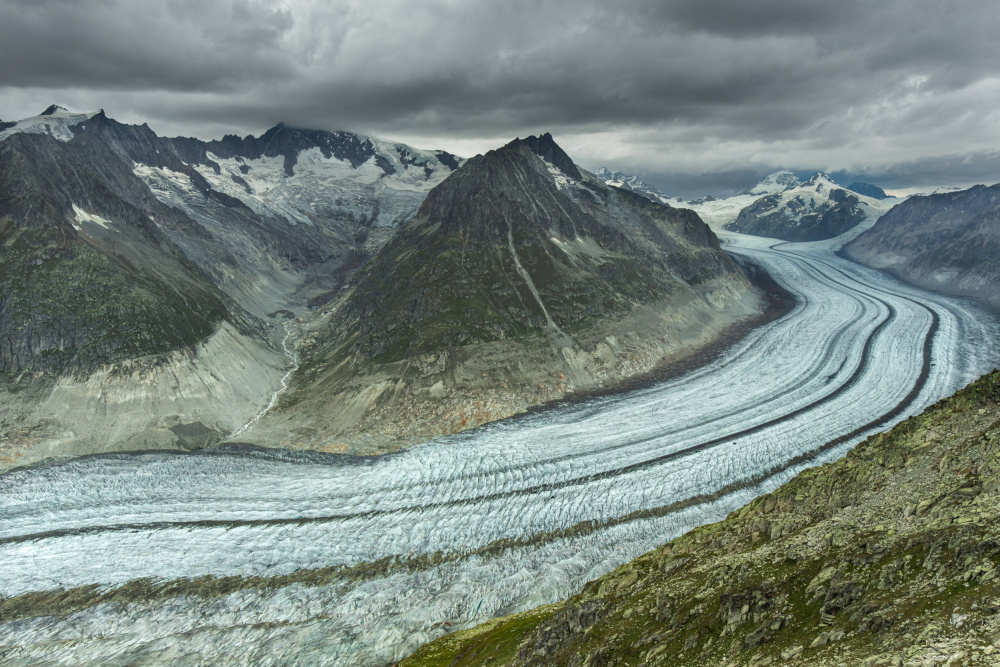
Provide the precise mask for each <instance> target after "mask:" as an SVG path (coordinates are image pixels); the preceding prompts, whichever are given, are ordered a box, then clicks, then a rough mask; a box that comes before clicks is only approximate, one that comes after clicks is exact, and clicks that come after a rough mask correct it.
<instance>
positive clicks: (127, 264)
mask: <svg viewBox="0 0 1000 667" xmlns="http://www.w3.org/2000/svg"><path fill="white" fill-rule="evenodd" d="M96 162H99V163H101V165H102V169H103V170H104V171H105V173H109V174H110V173H115V174H117V175H118V176H120V177H121V181H120V182H119V183H118V184H117V185H118V186H119V187H118V189H119V190H128V189H130V188H131V189H145V186H143V185H142V183H141V182H140V181H139V180H138V179H137V178H136V177H135V176H132V174H131V171H130V170H129V169H128V166H127V165H125V164H124V163H122V161H121V160H120V159H119V158H118V157H117V156H115V155H114V154H113V153H110V152H109V151H107V150H106V148H105V147H104V146H102V145H101V144H100V143H99V142H98V143H95V142H93V141H89V140H86V139H83V140H81V141H78V142H76V143H73V144H65V143H62V142H59V141H57V140H55V139H53V138H51V137H49V136H45V135H39V134H35V135H29V134H22V135H16V136H13V137H10V138H9V139H7V140H6V141H4V142H2V143H0V293H2V295H3V296H2V297H0V370H2V371H5V372H10V373H17V372H23V371H25V370H30V371H49V372H56V373H62V372H76V373H80V372H83V373H89V372H92V371H94V370H96V369H97V368H98V367H100V366H101V365H103V364H107V363H114V362H117V361H121V360H124V359H129V358H135V357H145V356H150V355H158V354H165V353H167V352H170V351H172V350H175V349H179V348H183V347H190V346H193V345H195V344H197V343H198V342H200V341H202V340H204V339H206V338H207V337H208V336H210V335H211V334H212V333H213V332H214V331H215V330H216V329H217V328H218V326H219V325H220V324H221V323H222V321H224V320H228V321H230V322H231V323H233V324H234V325H236V326H237V327H238V328H240V329H241V330H243V331H244V332H245V333H247V334H252V333H253V332H254V331H255V329H256V330H257V331H258V333H259V332H260V331H261V330H262V327H260V326H259V324H258V323H256V322H255V321H254V318H251V317H250V316H248V315H247V314H246V313H245V312H243V311H242V309H240V308H239V307H238V306H236V305H235V304H233V303H231V302H230V300H229V299H227V297H226V296H225V295H224V294H222V293H221V292H220V291H219V290H218V289H217V288H216V287H215V286H214V285H212V283H211V282H210V281H209V280H208V279H207V278H206V276H205V275H204V274H202V272H201V271H199V270H198V268H197V267H196V266H195V265H193V264H192V263H191V262H190V261H189V260H188V259H187V258H186V257H185V256H184V254H183V253H182V252H181V250H180V248H179V247H178V246H177V245H176V244H174V243H173V242H172V241H171V240H170V239H169V238H167V237H166V236H165V235H164V234H163V233H162V232H161V231H160V229H159V228H158V227H157V226H156V225H155V224H154V223H153V221H152V219H151V218H150V217H149V216H148V215H147V214H146V213H145V212H144V211H141V210H139V209H137V208H136V207H134V206H132V205H130V204H129V203H128V202H127V201H125V200H123V199H122V198H121V197H119V196H118V194H117V193H116V192H115V191H114V190H113V189H112V188H111V187H109V184H108V180H107V179H105V178H102V176H101V175H100V174H99V173H98V172H97V171H96V170H95V169H94V168H92V165H93V164H94V163H96ZM156 208H157V212H161V209H162V213H163V214H164V216H165V217H168V216H169V215H170V212H169V211H168V210H166V208H165V207H163V206H162V205H160V206H158V207H156Z"/></svg>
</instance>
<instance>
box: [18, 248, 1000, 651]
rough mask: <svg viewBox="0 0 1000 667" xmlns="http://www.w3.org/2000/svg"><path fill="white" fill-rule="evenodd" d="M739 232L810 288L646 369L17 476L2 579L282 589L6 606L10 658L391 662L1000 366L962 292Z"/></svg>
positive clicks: (534, 599) (566, 586)
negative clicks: (349, 569) (652, 372)
mask: <svg viewBox="0 0 1000 667" xmlns="http://www.w3.org/2000/svg"><path fill="white" fill-rule="evenodd" d="M727 242H728V245H727V250H729V251H731V252H732V253H734V254H737V255H741V256H743V257H746V258H748V259H750V260H753V261H754V262H756V263H758V264H759V265H761V266H763V267H765V268H766V269H767V270H768V271H769V272H770V274H771V275H772V277H773V278H774V279H775V280H777V281H778V282H779V283H781V284H782V285H783V286H784V287H785V288H786V289H788V290H789V291H790V292H792V293H793V294H794V295H795V296H796V297H797V300H798V305H797V306H796V307H795V308H794V309H793V310H792V311H791V312H790V313H789V314H788V315H786V316H785V317H784V318H782V319H780V320H778V321H776V322H773V323H771V324H769V325H767V326H764V327H761V328H759V329H757V330H755V331H753V332H752V333H751V334H750V335H749V336H747V337H746V338H745V339H743V340H742V341H741V342H739V343H738V344H736V345H735V346H733V347H732V348H730V349H729V350H727V351H726V352H725V353H724V354H722V355H721V357H719V358H718V359H717V360H716V361H714V362H713V363H711V364H709V365H708V366H705V367H702V368H700V369H697V370H695V371H692V372H689V373H687V374H686V375H683V376H682V377H678V378H676V379H673V380H670V381H667V382H663V383H662V384H659V385H656V386H653V387H649V388H646V389H642V390H637V391H632V392H630V393H626V394H619V395H614V396H609V397H603V398H597V399H591V400H587V401H583V402H577V403H570V404H564V405H560V406H558V407H555V408H553V409H550V410H546V411H544V412H538V413H535V414H531V415H528V416H525V417H521V418H516V419H510V420H507V421H504V422H501V423H497V424H493V425H490V426H487V427H484V428H481V429H477V430H475V431H471V432H467V433H464V434H461V435H458V436H452V437H447V438H440V439H438V440H434V441H432V442H428V443H426V444H423V445H420V446H417V447H414V448H412V449H410V450H408V451H406V452H403V453H401V454H398V455H395V456H387V457H382V458H377V459H367V460H359V459H348V458H346V457H342V458H336V457H327V456H318V455H317V456H309V455H293V454H281V453H276V454H273V455H270V454H268V455H265V454H254V453H249V452H248V453H241V454H236V453H234V454H219V453H215V454H191V455H172V454H171V455H168V454H146V455H121V454H119V455H109V456H98V457H90V458H84V459H78V460H75V461H71V462H69V463H64V464H61V465H55V466H49V467H38V468H33V469H27V470H20V471H14V472H11V473H8V474H6V475H3V476H0V563H2V564H3V567H0V595H4V596H13V595H18V594H22V593H25V592H31V591H46V590H51V589H59V588H70V587H77V586H82V585H86V584H99V585H100V586H102V587H113V586H116V585H121V584H124V583H126V582H130V581H133V580H136V579H139V578H147V577H148V578H153V579H156V580H163V581H169V580H176V579H180V578H185V577H198V576H202V575H259V576H262V577H272V578H275V579H272V582H273V583H275V584H277V585H276V586H273V587H268V588H265V587H251V588H247V589H244V590H239V591H238V592H235V593H231V594H229V595H227V596H224V597H215V598H210V599H205V598H202V597H198V596H194V595H189V596H174V597H159V598H155V599H152V600H147V601H143V602H134V603H130V604H129V605H124V606H119V605H112V604H104V605H98V606H90V607H87V608H84V609H82V610H81V611H77V612H75V613H71V614H68V615H63V616H50V617H22V618H16V619H14V620H6V621H0V662H2V663H3V664H9V665H41V664H56V663H60V664H109V665H110V664H122V665H124V664H136V663H140V662H141V663H142V664H206V663H208V664H246V665H265V664H303V665H305V664H316V665H319V664H328V665H378V664H387V663H390V662H392V661H393V660H396V659H399V658H401V657H403V656H405V655H406V654H408V653H410V652H412V651H413V650H414V649H415V648H416V646H417V645H419V644H420V643H422V642H425V641H428V640H430V639H433V638H435V637H438V636H440V635H442V634H445V633H446V632H449V631H451V630H454V629H457V628H459V627H464V626H468V625H471V624H474V623H476V622H478V621H482V620H484V619H487V618H490V617H493V616H496V615H499V614H505V613H509V612H513V611H517V610H521V609H526V608H530V607H532V606H536V605H539V604H543V603H548V602H553V601H555V600H558V599H561V598H564V597H567V596H569V595H572V594H573V593H575V592H577V591H578V590H579V589H580V588H581V587H582V586H583V584H584V583H585V582H587V581H588V580H590V579H593V578H595V577H597V576H599V575H601V574H604V573H606V572H608V571H609V570H611V569H613V568H614V567H616V566H618V565H620V564H622V563H624V562H626V561H628V560H630V559H632V558H635V557H636V556H638V555H639V554H641V553H643V552H645V551H648V550H650V549H652V548H655V547H656V546H658V545H661V544H663V543H664V542H666V541H667V540H669V539H670V538H672V537H675V536H677V535H679V534H680V533H682V532H684V531H686V530H688V529H690V528H692V527H694V526H697V525H700V524H704V523H706V522H710V521H715V520H718V519H720V518H723V517H724V516H725V515H726V514H727V513H728V512H729V511H731V510H733V509H735V508H737V507H740V506H742V505H743V504H745V503H746V502H748V501H749V500H750V499H752V498H753V497H755V496H756V495H758V494H760V493H763V492H767V491H769V490H772V489H774V488H775V487H777V486H778V485H780V484H781V483H783V482H784V481H786V480H787V479H789V478H790V477H791V476H793V475H795V474H796V473H797V472H798V471H800V470H801V469H802V468H803V467H806V466H811V465H815V464H817V463H821V462H824V461H829V460H832V459H835V458H838V457H840V456H842V455H843V454H844V452H845V451H846V450H847V449H848V448H849V447H851V446H853V445H854V444H856V443H857V442H858V441H859V440H861V439H863V438H864V437H865V436H866V435H868V434H870V433H872V432H875V431H879V430H884V429H886V428H887V427H888V426H890V425H891V424H893V423H895V422H897V421H900V420H902V419H903V418H905V417H907V416H909V415H913V414H916V413H918V412H920V411H921V410H922V409H923V408H924V407H926V406H927V405H929V404H930V403H933V402H934V401H936V400H938V399H940V398H942V397H945V396H947V395H949V394H951V393H953V392H954V391H955V390H957V389H958V388H959V387H961V386H963V385H964V384H966V383H967V382H969V381H970V380H972V379H973V378H975V377H977V376H978V375H980V374H981V373H983V372H986V371H988V370H990V369H992V368H993V367H994V365H996V364H997V360H998V357H1000V355H998V348H997V344H996V341H997V340H998V337H997V336H998V333H1000V330H998V324H997V321H996V320H995V319H994V317H993V316H992V315H990V314H988V313H987V312H985V311H982V310H980V309H978V308H977V307H976V306H975V305H973V304H971V303H968V302H963V301H960V300H954V299H948V298H945V297H941V296H937V295H933V294H930V293H927V292H924V291H921V290H918V289H916V288H912V287H909V286H906V285H903V284H900V283H898V282H896V281H894V280H892V279H891V278H889V277H887V276H886V275H885V274H882V273H879V272H875V271H871V270H868V269H865V268H863V267H860V266H858V265H856V264H853V263H850V262H848V261H845V260H842V259H840V258H838V257H836V256H835V255H834V254H833V253H832V252H831V251H830V250H829V249H828V248H829V244H780V245H776V244H777V243H778V242H776V241H773V240H766V239H756V238H752V237H746V236H740V235H729V236H728V237H727ZM772 245H774V246H775V247H773V248H771V247H770V246H772ZM720 490H722V491H723V494H722V495H721V497H720V498H718V499H716V500H714V501H713V502H704V503H695V504H693V505H691V506H685V507H684V508H682V509H672V506H674V505H675V504H676V503H679V502H683V501H685V500H688V499H691V498H693V497H696V496H701V495H707V494H712V493H715V492H718V491H720ZM581 524H582V525H583V527H582V528H581ZM571 527H576V529H575V530H572V531H568V532H562V533H560V532H559V531H564V530H565V529H568V528H571ZM501 540H505V542H500V541H501ZM435 552H441V554H440V556H439V560H437V561H434V560H431V559H421V558H420V556H423V555H428V554H434V553H435ZM386 558H393V559H394V561H393V562H394V563H396V564H397V566H396V567H392V568H390V569H389V570H388V571H387V573H383V574H367V575H365V576H362V577H360V578H354V579H349V578H346V577H345V578H340V579H334V580H333V581H332V583H331V582H329V581H327V582H324V583H322V584H321V585H316V584H314V583H309V582H307V583H296V584H292V585H281V582H282V580H281V579H276V578H277V577H280V576H282V575H287V574H289V573H291V572H293V571H296V570H301V569H306V570H315V569H318V568H327V567H331V566H338V565H357V564H363V563H372V562H375V561H379V560H380V559H386Z"/></svg>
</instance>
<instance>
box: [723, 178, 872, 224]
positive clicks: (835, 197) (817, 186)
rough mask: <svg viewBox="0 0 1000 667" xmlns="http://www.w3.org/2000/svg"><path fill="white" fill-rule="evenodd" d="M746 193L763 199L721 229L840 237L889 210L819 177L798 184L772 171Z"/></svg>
mask: <svg viewBox="0 0 1000 667" xmlns="http://www.w3.org/2000/svg"><path fill="white" fill-rule="evenodd" d="M773 177H775V178H773ZM778 188H781V189H780V190H779V189H778ZM768 189H771V190H772V192H771V194H767V190H768ZM773 190H777V191H773ZM747 193H748V194H751V195H756V194H763V195H764V196H762V197H760V198H759V199H757V200H755V201H754V202H753V203H751V204H749V205H747V206H746V207H745V208H743V209H742V210H741V211H740V213H739V215H738V216H737V217H736V220H735V221H733V222H732V223H731V224H729V225H727V229H731V230H733V231H736V232H742V233H744V234H753V235H755V236H768V237H772V238H777V239H781V240H783V241H819V240H823V239H829V238H833V237H835V236H840V235H841V234H844V233H846V232H848V231H850V230H852V229H854V228H855V227H857V226H858V225H862V224H865V223H867V224H868V225H869V226H870V225H871V224H873V223H874V222H875V220H876V219H878V217H879V216H880V215H881V214H882V213H885V212H886V211H887V210H889V208H890V207H891V203H887V202H885V201H883V200H879V199H875V198H872V197H868V196H865V195H862V194H858V193H856V192H849V191H847V190H845V189H844V188H842V187H841V186H839V185H838V184H837V183H835V182H834V181H833V180H832V179H831V178H830V177H829V176H827V175H826V174H823V173H817V174H815V175H814V176H813V177H812V178H810V179H809V180H808V181H806V182H805V183H798V179H797V178H795V176H794V175H793V174H790V173H789V172H778V174H774V175H772V176H769V177H768V178H767V179H765V180H764V181H762V182H761V186H758V187H756V188H752V189H751V190H749V191H747ZM890 201H892V200H890Z"/></svg>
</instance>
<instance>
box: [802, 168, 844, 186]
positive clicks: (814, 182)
mask: <svg viewBox="0 0 1000 667" xmlns="http://www.w3.org/2000/svg"><path fill="white" fill-rule="evenodd" d="M802 185H804V186H807V187H816V186H820V185H825V186H827V187H834V188H839V187H840V185H839V184H838V183H837V181H835V180H833V179H832V178H830V176H829V174H826V173H824V172H822V171H817V172H816V173H815V174H813V175H812V176H810V177H809V180H808V181H806V182H805V183H803V184H802Z"/></svg>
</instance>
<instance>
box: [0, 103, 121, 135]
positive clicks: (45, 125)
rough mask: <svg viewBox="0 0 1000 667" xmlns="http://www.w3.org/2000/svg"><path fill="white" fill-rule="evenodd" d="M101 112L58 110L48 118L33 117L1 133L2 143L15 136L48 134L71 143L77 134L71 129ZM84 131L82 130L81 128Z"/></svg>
mask: <svg viewBox="0 0 1000 667" xmlns="http://www.w3.org/2000/svg"><path fill="white" fill-rule="evenodd" d="M99 113H101V112H100V111H91V112H90V113H73V112H70V111H66V109H62V108H58V109H56V110H55V111H54V112H52V113H51V114H50V115H47V116H33V117H31V118H25V119H23V120H19V121H17V124H16V125H14V126H13V127H9V128H7V129H6V130H4V131H3V132H0V141H3V140H4V139H6V138H7V137H10V136H13V135H15V134H22V133H23V134H48V135H50V136H52V137H55V138H56V139H58V140H59V141H69V140H70V139H72V138H73V137H74V136H76V134H75V133H74V132H73V130H72V129H71V128H73V127H74V126H76V125H79V124H80V123H84V122H86V121H88V120H90V119H91V118H93V117H94V116H96V115H97V114H99ZM81 129H82V128H81Z"/></svg>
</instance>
